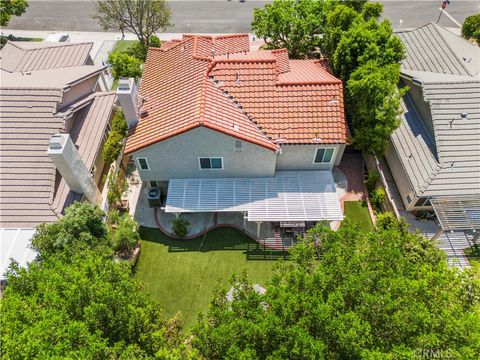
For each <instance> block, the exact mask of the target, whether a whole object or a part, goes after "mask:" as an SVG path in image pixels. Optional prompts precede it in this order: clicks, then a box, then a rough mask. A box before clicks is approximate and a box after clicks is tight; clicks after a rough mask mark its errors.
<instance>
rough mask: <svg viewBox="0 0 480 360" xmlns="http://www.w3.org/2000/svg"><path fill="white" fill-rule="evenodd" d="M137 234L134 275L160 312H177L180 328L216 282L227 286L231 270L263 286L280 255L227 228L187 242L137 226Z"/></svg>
mask: <svg viewBox="0 0 480 360" xmlns="http://www.w3.org/2000/svg"><path fill="white" fill-rule="evenodd" d="M140 235H141V238H142V249H141V254H140V258H139V260H138V263H137V265H136V267H135V270H134V273H135V274H134V276H135V278H136V279H138V280H140V281H141V282H142V283H143V284H144V285H145V290H146V291H148V292H149V293H150V294H151V296H153V297H154V298H156V299H158V300H159V301H160V303H161V305H162V307H163V309H164V311H165V315H166V316H169V317H170V316H173V315H175V313H177V312H178V311H180V312H181V314H182V318H183V320H184V328H185V330H186V331H188V329H189V328H190V327H191V325H192V324H193V323H194V322H195V321H196V319H197V315H198V313H199V312H200V311H202V312H205V311H206V310H207V309H208V304H209V302H210V300H211V299H212V297H213V294H214V291H215V288H216V286H217V285H220V286H222V287H224V288H225V289H227V290H228V289H229V288H230V284H229V281H230V279H231V276H232V274H233V273H236V274H241V273H242V271H243V270H247V271H248V274H249V277H250V279H251V281H252V282H253V283H254V284H260V285H262V286H265V285H266V283H267V281H268V279H269V278H270V277H271V276H272V274H273V268H274V266H275V263H276V261H274V259H278V258H283V254H282V253H280V252H276V251H271V250H269V249H264V248H262V247H261V246H260V245H259V244H258V243H256V242H254V241H252V240H251V239H250V238H249V237H247V236H246V235H244V234H243V233H241V232H240V231H238V230H235V229H231V228H219V229H215V230H213V231H210V232H209V233H208V234H207V235H206V236H205V237H200V238H196V239H193V240H174V239H171V238H169V237H167V236H165V235H164V234H163V233H161V232H160V231H159V230H158V229H152V228H141V229H140ZM247 249H248V251H247Z"/></svg>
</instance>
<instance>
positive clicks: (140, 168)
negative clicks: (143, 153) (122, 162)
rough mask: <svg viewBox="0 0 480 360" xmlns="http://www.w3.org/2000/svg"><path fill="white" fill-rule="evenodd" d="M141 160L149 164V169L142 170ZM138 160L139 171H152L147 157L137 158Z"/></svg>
mask: <svg viewBox="0 0 480 360" xmlns="http://www.w3.org/2000/svg"><path fill="white" fill-rule="evenodd" d="M140 159H143V160H145V162H146V163H147V167H148V169H142V165H141V164H140ZM136 160H137V165H138V170H141V171H150V164H149V163H148V159H147V158H146V157H137V159H136Z"/></svg>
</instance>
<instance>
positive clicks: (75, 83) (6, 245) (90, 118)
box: [0, 42, 116, 276]
mask: <svg viewBox="0 0 480 360" xmlns="http://www.w3.org/2000/svg"><path fill="white" fill-rule="evenodd" d="M92 45H93V44H92V43H49V42H38V43H26V42H8V43H7V44H6V45H5V46H4V47H3V49H2V50H1V51H0V57H1V77H0V81H1V82H0V248H1V249H0V254H1V259H0V260H1V263H0V265H1V267H0V276H1V275H3V273H4V271H5V269H6V267H7V266H8V264H9V262H10V261H9V259H10V258H13V259H14V260H16V261H17V262H19V264H20V265H25V264H26V263H27V262H28V261H29V260H31V259H32V258H33V257H34V256H35V254H34V252H33V251H32V250H31V249H30V248H29V242H30V238H31V236H32V235H33V233H34V231H35V227H36V226H37V225H39V224H42V223H49V222H54V221H56V220H57V219H58V218H59V217H60V216H61V215H62V213H63V212H64V210H65V208H66V207H67V206H68V205H70V204H71V203H72V202H73V201H75V200H80V199H86V200H88V201H91V202H94V203H97V204H99V203H100V202H101V194H100V190H99V188H98V187H99V183H100V182H101V177H102V171H103V167H104V162H103V158H102V155H101V154H102V151H101V148H102V144H103V141H104V139H105V135H106V131H107V129H108V127H109V122H110V120H111V117H112V112H113V110H114V108H115V102H116V95H115V94H114V93H112V92H105V91H104V90H105V88H103V84H104V83H103V78H102V72H103V71H104V70H105V68H104V67H101V66H94V65H92V64H93V63H92V61H91V58H90V55H89V54H90V50H91V48H92Z"/></svg>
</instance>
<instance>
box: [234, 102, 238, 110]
mask: <svg viewBox="0 0 480 360" xmlns="http://www.w3.org/2000/svg"><path fill="white" fill-rule="evenodd" d="M233 106H235V107H236V108H238V101H237V100H233Z"/></svg>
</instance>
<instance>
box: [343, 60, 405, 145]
mask: <svg viewBox="0 0 480 360" xmlns="http://www.w3.org/2000/svg"><path fill="white" fill-rule="evenodd" d="M399 80H400V69H399V66H398V64H395V63H394V64H388V65H385V66H379V65H378V64H377V63H376V62H375V61H370V62H368V63H366V64H365V65H362V66H360V67H358V68H357V69H356V70H355V71H354V72H353V74H352V75H351V76H350V79H349V80H348V82H347V93H348V97H349V98H350V101H351V103H350V105H351V106H350V108H351V109H352V113H351V121H352V125H353V127H354V129H355V132H354V135H353V143H354V144H355V146H356V147H358V148H360V149H365V150H366V151H367V152H369V153H372V154H382V153H383V152H384V150H385V147H386V145H387V141H388V139H389V138H390V134H391V133H392V132H393V131H394V130H395V129H396V128H397V127H398V126H399V125H400V120H399V116H400V114H401V111H400V101H401V97H402V96H403V95H404V94H405V92H406V91H407V88H403V89H400V90H399V89H398V88H397V84H398V82H399Z"/></svg>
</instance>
